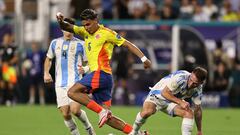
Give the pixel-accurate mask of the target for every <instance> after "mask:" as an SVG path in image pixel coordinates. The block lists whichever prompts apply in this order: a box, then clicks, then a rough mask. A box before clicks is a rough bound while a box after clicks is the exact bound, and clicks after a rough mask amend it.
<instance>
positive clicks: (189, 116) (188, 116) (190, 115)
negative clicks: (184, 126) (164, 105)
mask: <svg viewBox="0 0 240 135" xmlns="http://www.w3.org/2000/svg"><path fill="white" fill-rule="evenodd" d="M183 117H184V118H193V111H192V110H189V111H184V115H183Z"/></svg>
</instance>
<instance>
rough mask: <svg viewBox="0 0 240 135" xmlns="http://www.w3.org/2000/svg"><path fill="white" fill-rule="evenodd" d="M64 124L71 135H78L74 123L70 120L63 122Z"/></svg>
mask: <svg viewBox="0 0 240 135" xmlns="http://www.w3.org/2000/svg"><path fill="white" fill-rule="evenodd" d="M64 123H65V125H66V126H67V127H68V128H69V130H70V132H71V135H80V133H79V131H78V128H77V125H76V122H75V121H74V120H73V119H72V118H71V119H70V120H64Z"/></svg>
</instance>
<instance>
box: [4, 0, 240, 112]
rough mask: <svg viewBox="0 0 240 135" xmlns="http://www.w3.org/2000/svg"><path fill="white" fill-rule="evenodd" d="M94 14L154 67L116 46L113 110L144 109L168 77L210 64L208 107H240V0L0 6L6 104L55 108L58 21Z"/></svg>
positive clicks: (64, 0) (36, 0)
mask: <svg viewBox="0 0 240 135" xmlns="http://www.w3.org/2000/svg"><path fill="white" fill-rule="evenodd" d="M86 8H92V9H95V10H96V11H97V12H98V14H99V17H100V22H101V23H103V24H104V25H105V26H107V27H109V28H112V29H114V30H115V31H117V32H118V33H119V34H121V35H122V36H123V37H125V38H127V39H128V40H130V41H131V42H133V43H135V44H136V45H137V46H138V47H139V48H141V50H142V51H143V52H144V53H145V55H146V56H147V57H148V58H150V59H151V61H152V63H153V69H152V70H149V71H144V70H143V66H142V64H141V61H140V60H139V59H138V58H136V57H135V56H133V55H132V54H131V53H129V52H128V51H127V50H125V49H124V48H121V47H115V49H114V54H113V60H112V67H113V72H114V73H113V75H114V80H115V87H114V90H113V104H115V105H141V104H142V102H143V100H144V97H145V96H146V95H147V93H148V91H149V89H148V87H151V86H153V85H154V84H155V83H156V82H158V81H159V80H160V79H161V78H162V77H163V76H165V75H167V74H169V73H171V72H172V71H175V70H178V69H185V70H188V71H191V70H192V68H193V67H195V66H202V67H205V68H206V69H207V70H208V71H209V77H208V80H207V83H206V86H205V89H204V96H203V98H202V100H203V106H205V107H211V108H218V107H240V86H239V85H240V53H239V52H240V22H239V21H240V1H239V0H0V43H1V44H0V103H1V105H2V106H5V105H6V106H13V105H16V104H30V105H33V104H41V105H45V104H55V102H56V101H55V100H56V97H55V91H54V84H49V85H45V84H44V83H43V61H44V59H45V57H46V56H45V54H46V51H47V49H48V46H49V44H50V41H51V40H52V39H54V38H57V37H60V36H62V32H61V30H60V28H59V26H58V24H57V22H56V18H55V15H56V13H57V12H59V11H60V12H62V13H63V14H64V15H65V16H66V17H73V18H75V19H77V20H78V19H79V15H80V13H81V11H83V10H84V9H86ZM78 25H80V22H79V20H78ZM51 74H52V75H53V76H54V65H53V66H52V69H51Z"/></svg>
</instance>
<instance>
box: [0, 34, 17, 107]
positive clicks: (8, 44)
mask: <svg viewBox="0 0 240 135" xmlns="http://www.w3.org/2000/svg"><path fill="white" fill-rule="evenodd" d="M16 50H17V47H15V46H14V45H13V36H12V35H11V34H10V33H6V34H4V36H3V42H2V45H1V47H0V56H1V63H2V69H1V70H2V79H3V103H5V104H6V105H7V106H11V105H12V104H13V103H14V98H15V97H14V96H15V92H16V90H15V88H16V83H17V70H16V67H15V66H16V64H17V61H18V57H17V51H16Z"/></svg>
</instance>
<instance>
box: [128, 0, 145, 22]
mask: <svg viewBox="0 0 240 135" xmlns="http://www.w3.org/2000/svg"><path fill="white" fill-rule="evenodd" d="M128 12H129V15H130V16H131V17H132V19H144V18H145V1H144V0H129V2H128Z"/></svg>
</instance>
